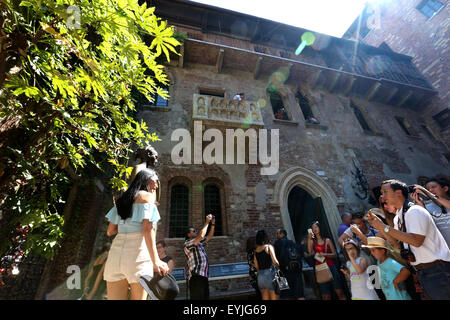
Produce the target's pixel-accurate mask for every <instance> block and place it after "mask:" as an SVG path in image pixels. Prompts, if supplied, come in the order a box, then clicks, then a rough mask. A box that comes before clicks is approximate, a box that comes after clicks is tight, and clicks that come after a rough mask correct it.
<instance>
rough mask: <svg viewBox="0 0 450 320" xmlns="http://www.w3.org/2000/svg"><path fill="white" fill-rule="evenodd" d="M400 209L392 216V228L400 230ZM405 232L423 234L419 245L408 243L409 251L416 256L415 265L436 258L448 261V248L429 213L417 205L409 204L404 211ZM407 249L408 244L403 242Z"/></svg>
mask: <svg viewBox="0 0 450 320" xmlns="http://www.w3.org/2000/svg"><path fill="white" fill-rule="evenodd" d="M401 216H402V210H401V209H400V210H398V211H397V214H396V216H395V218H394V228H395V229H397V230H400V228H399V225H398V222H399V220H400V221H401V219H402V218H401ZM405 220H406V232H407V233H415V234H419V235H422V236H425V240H424V242H423V244H422V245H421V246H420V247H415V246H413V245H410V248H411V251H412V253H413V254H414V256H415V257H416V261H415V262H411V265H413V266H415V265H418V264H421V263H429V262H433V261H436V260H444V261H450V250H449V248H448V246H447V243H446V242H445V240H444V237H443V236H442V234H441V233H440V232H439V230H438V228H437V227H436V224H435V223H434V221H433V218H432V217H431V215H430V213H429V212H428V211H427V210H425V208H423V207H421V206H419V205H413V206H411V207H410V208H409V209H408V211H406V212H405ZM403 246H404V247H405V248H406V249H407V248H408V244H407V243H403Z"/></svg>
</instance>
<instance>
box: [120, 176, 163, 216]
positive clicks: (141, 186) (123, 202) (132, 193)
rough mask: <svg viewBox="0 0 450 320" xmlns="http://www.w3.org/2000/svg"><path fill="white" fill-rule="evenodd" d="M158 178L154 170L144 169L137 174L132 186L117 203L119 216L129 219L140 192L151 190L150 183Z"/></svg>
mask: <svg viewBox="0 0 450 320" xmlns="http://www.w3.org/2000/svg"><path fill="white" fill-rule="evenodd" d="M154 176H156V172H155V171H154V170H152V169H142V170H141V171H139V172H138V173H137V174H136V177H135V178H134V180H133V182H132V183H131V185H130V186H129V187H128V189H127V191H125V192H124V193H123V194H122V195H121V196H120V198H119V199H117V201H116V208H117V214H118V215H119V216H120V217H121V218H122V219H123V220H125V219H128V218H130V217H131V215H132V209H133V203H134V199H135V198H136V195H137V194H138V192H139V191H141V190H143V191H147V192H150V190H149V181H150V179H151V178H152V177H154Z"/></svg>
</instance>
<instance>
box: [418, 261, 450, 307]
mask: <svg viewBox="0 0 450 320" xmlns="http://www.w3.org/2000/svg"><path fill="white" fill-rule="evenodd" d="M417 274H418V276H419V281H420V284H421V285H422V288H423V290H424V291H425V293H426V294H427V295H428V296H429V297H430V299H431V300H450V262H443V263H440V264H438V265H436V266H433V267H430V268H427V269H425V270H418V271H417Z"/></svg>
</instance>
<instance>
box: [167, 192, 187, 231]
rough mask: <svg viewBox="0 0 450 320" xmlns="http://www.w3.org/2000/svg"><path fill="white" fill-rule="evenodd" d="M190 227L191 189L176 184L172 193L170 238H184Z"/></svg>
mask: <svg viewBox="0 0 450 320" xmlns="http://www.w3.org/2000/svg"><path fill="white" fill-rule="evenodd" d="M188 226H189V188H188V187H187V186H185V185H183V184H176V185H174V186H173V187H172V188H171V191H170V221H169V237H170V238H182V237H184V236H185V234H184V233H185V231H186V229H187V227H188Z"/></svg>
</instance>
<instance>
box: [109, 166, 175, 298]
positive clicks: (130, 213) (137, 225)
mask: <svg viewBox="0 0 450 320" xmlns="http://www.w3.org/2000/svg"><path fill="white" fill-rule="evenodd" d="M157 188H158V176H157V175H156V173H155V171H153V170H151V169H143V170H141V171H139V172H138V174H137V175H136V177H135V178H134V180H133V182H132V183H131V185H130V187H129V188H128V190H127V191H125V193H124V194H123V195H122V196H121V197H120V198H119V199H117V201H116V206H114V207H113V208H112V209H111V210H110V211H109V212H108V214H107V215H106V218H108V221H109V225H108V230H107V234H108V236H113V235H115V234H117V236H116V237H115V238H114V240H113V242H112V245H111V248H110V250H109V254H108V259H107V261H106V264H105V271H104V275H103V278H104V279H105V281H106V288H107V295H108V300H126V299H128V289H130V299H131V300H145V299H146V297H147V293H146V292H145V290H144V288H143V287H142V286H141V284H140V283H139V278H140V277H141V276H142V275H150V276H153V272H154V271H155V272H157V273H159V274H161V275H164V274H166V273H167V272H168V270H169V267H168V266H167V263H165V262H163V261H161V260H160V259H159V256H158V252H157V250H156V223H157V222H158V220H159V219H160V216H159V212H158V209H157V208H156V205H155V190H156V189H157Z"/></svg>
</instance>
